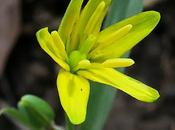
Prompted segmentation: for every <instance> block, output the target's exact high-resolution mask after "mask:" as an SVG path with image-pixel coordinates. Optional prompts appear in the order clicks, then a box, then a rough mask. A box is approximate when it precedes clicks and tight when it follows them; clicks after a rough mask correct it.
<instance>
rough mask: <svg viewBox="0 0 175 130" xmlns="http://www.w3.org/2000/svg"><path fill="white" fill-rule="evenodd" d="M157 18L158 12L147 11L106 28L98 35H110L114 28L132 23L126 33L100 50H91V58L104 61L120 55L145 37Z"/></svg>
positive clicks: (156, 21)
mask: <svg viewBox="0 0 175 130" xmlns="http://www.w3.org/2000/svg"><path fill="white" fill-rule="evenodd" d="M159 20H160V14H159V13H158V12H156V11H147V12H142V13H139V14H137V15H135V16H132V17H130V18H127V19H125V20H122V21H121V22H119V23H116V24H114V25H112V26H110V27H108V28H106V29H105V30H103V31H102V32H101V33H100V34H99V35H100V37H106V36H107V35H111V34H112V33H114V32H115V31H116V30H118V29H120V28H122V27H124V26H126V25H128V24H131V25H132V29H131V30H130V31H129V32H128V33H127V35H124V36H123V37H122V38H120V39H118V40H116V41H115V42H113V43H111V44H110V45H109V46H106V47H104V48H102V49H101V50H99V49H98V50H94V52H92V53H93V55H92V54H91V59H92V60H93V61H104V60H106V59H109V58H117V57H121V56H122V55H123V54H124V53H126V52H127V51H128V50H130V49H131V48H132V47H134V46H135V45H136V44H137V43H138V42H140V41H141V40H142V39H143V38H145V37H146V36H147V35H148V34H149V33H150V32H151V31H152V30H153V29H154V28H155V27H156V25H157V24H158V22H159ZM97 41H98V39H97Z"/></svg>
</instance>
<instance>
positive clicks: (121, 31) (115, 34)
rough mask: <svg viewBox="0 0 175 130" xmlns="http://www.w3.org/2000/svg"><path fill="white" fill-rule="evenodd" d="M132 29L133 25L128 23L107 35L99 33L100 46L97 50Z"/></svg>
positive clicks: (98, 41)
mask: <svg viewBox="0 0 175 130" xmlns="http://www.w3.org/2000/svg"><path fill="white" fill-rule="evenodd" d="M131 29H132V25H131V24H128V25H126V26H124V27H122V28H120V29H119V30H116V31H114V32H112V33H110V34H108V35H105V36H104V35H99V37H98V40H97V43H98V47H97V48H96V49H95V50H97V49H101V48H104V47H107V46H108V45H110V44H111V43H112V42H115V41H117V40H118V39H120V38H122V37H123V36H125V35H126V34H127V33H128V32H129V31H130V30H131ZM95 50H94V51H95Z"/></svg>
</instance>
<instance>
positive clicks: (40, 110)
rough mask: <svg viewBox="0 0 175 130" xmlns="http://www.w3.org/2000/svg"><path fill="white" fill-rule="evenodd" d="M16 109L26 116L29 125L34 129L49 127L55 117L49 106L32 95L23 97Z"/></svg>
mask: <svg viewBox="0 0 175 130" xmlns="http://www.w3.org/2000/svg"><path fill="white" fill-rule="evenodd" d="M18 108H19V110H20V111H21V112H22V113H24V114H26V115H27V116H28V118H29V121H30V123H31V125H33V126H34V127H36V128H42V127H50V126H51V123H52V122H53V120H54V117H55V115H54V111H53V109H52V108H51V107H50V105H49V104H48V103H47V102H45V101H44V100H42V99H40V98H38V97H36V96H33V95H26V96H23V97H22V98H21V101H20V102H19V103H18Z"/></svg>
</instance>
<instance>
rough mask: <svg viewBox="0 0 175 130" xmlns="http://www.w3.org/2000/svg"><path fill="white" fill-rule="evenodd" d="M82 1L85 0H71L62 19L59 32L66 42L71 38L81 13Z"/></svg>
mask: <svg viewBox="0 0 175 130" xmlns="http://www.w3.org/2000/svg"><path fill="white" fill-rule="evenodd" d="M82 3H83V0H71V2H70V3H69V6H68V8H67V10H66V13H65V14H64V17H63V19H62V21H61V24H60V27H59V30H58V32H59V34H60V36H61V39H62V40H63V42H64V43H65V44H66V43H67V40H68V39H70V35H71V32H72V30H73V27H74V25H75V23H76V22H77V19H78V17H79V15H80V10H81V5H82Z"/></svg>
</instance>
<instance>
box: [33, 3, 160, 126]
mask: <svg viewBox="0 0 175 130" xmlns="http://www.w3.org/2000/svg"><path fill="white" fill-rule="evenodd" d="M82 3H83V0H71V2H70V4H69V6H68V8H67V10H66V13H65V15H64V17H63V20H62V22H61V25H60V27H59V29H58V31H52V32H51V33H49V32H48V28H43V29H41V30H39V31H38V32H37V33H36V35H37V39H38V42H39V43H40V46H41V48H42V49H43V50H44V51H45V52H46V53H47V54H48V55H50V56H51V57H52V58H53V60H54V61H55V62H56V63H57V64H58V65H59V66H60V67H61V69H60V71H59V74H58V79H57V86H58V92H59V97H60V100H61V104H62V106H63V109H64V110H65V112H66V113H67V115H68V117H69V119H70V121H71V122H72V123H73V124H80V123H82V122H83V121H84V120H85V118H86V110H87V103H88V98H89V93H90V85H89V81H88V80H92V81H95V82H99V83H103V84H107V85H110V86H113V87H115V88H117V89H120V90H122V91H124V92H125V93H127V94H129V95H131V96H132V97H134V98H136V99H138V100H140V101H144V102H153V101H155V100H157V99H158V98H159V93H158V92H157V91H156V90H155V89H153V88H151V87H149V86H147V85H145V84H143V83H141V82H139V81H137V80H135V79H133V78H131V77H128V76H126V75H124V74H122V73H120V72H119V71H117V70H116V69H115V68H119V67H128V66H131V65H133V64H134V61H133V60H132V59H129V58H120V57H121V56H122V55H123V54H125V53H126V52H127V51H128V50H130V49H131V48H132V47H133V46H135V45H136V44H137V43H138V42H139V41H141V40H142V39H143V38H144V37H146V36H147V35H148V34H149V33H150V32H151V31H152V30H153V29H154V28H155V26H156V25H157V24H158V22H159V20H160V14H159V13H158V12H155V11H147V12H143V13H140V14H137V15H135V16H133V17H130V18H127V19H125V20H123V21H121V22H119V23H116V24H113V25H112V26H110V27H108V28H106V29H104V30H100V29H101V25H102V22H103V19H104V17H105V15H106V13H107V10H108V8H109V5H110V3H111V0H89V1H88V3H87V4H86V6H85V7H84V9H83V10H82V11H81V6H82Z"/></svg>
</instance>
